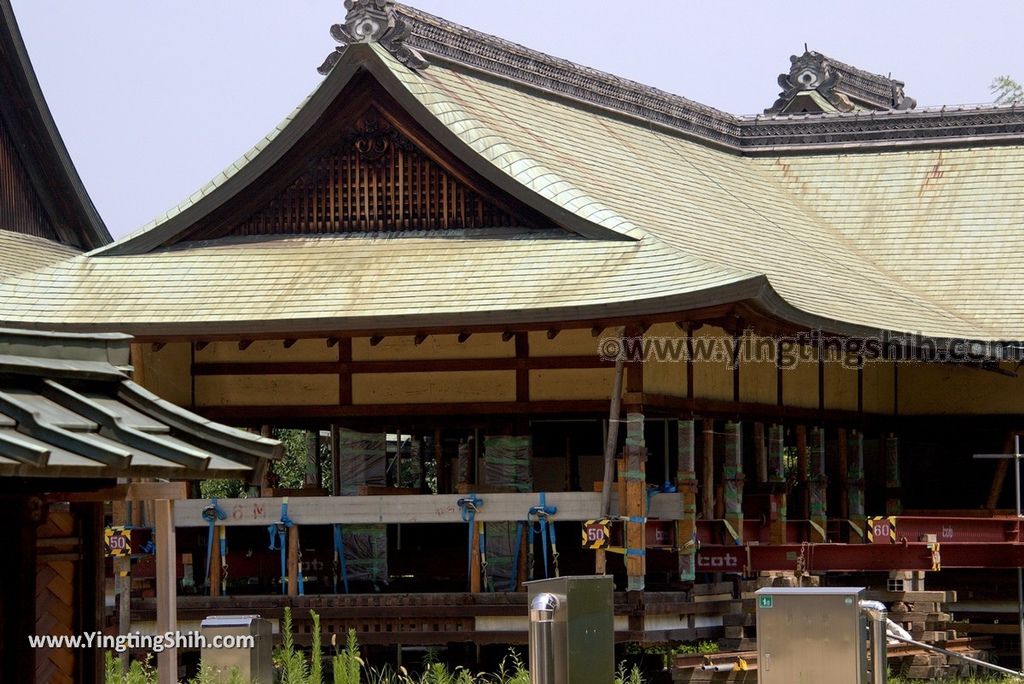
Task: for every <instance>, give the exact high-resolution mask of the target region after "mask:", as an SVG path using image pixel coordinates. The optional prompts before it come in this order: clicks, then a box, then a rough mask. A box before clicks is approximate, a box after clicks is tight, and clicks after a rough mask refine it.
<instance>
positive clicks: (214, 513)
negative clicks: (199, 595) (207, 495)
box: [202, 497, 228, 584]
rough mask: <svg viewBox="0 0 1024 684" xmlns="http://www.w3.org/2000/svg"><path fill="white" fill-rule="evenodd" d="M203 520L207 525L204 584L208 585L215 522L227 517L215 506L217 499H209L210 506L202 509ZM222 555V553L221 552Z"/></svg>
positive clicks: (215, 527)
mask: <svg viewBox="0 0 1024 684" xmlns="http://www.w3.org/2000/svg"><path fill="white" fill-rule="evenodd" d="M202 516H203V520H205V521H206V523H207V524H208V525H209V532H208V534H207V537H206V583H207V584H209V583H210V565H211V563H212V562H213V547H214V544H213V537H214V535H215V534H216V529H217V521H218V520H225V519H226V518H227V517H228V515H227V513H225V512H224V511H223V509H221V507H220V506H218V505H217V497H214V498H212V499H210V505H209V506H207V507H206V508H204V509H203V513H202ZM222 553H223V552H222Z"/></svg>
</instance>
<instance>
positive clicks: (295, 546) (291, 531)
mask: <svg viewBox="0 0 1024 684" xmlns="http://www.w3.org/2000/svg"><path fill="white" fill-rule="evenodd" d="M286 567H287V568H288V570H287V572H288V595H289V596H298V595H299V526H298V525H296V524H294V523H292V526H291V527H289V528H288V557H287V559H286Z"/></svg>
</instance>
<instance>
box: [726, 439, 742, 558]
mask: <svg viewBox="0 0 1024 684" xmlns="http://www.w3.org/2000/svg"><path fill="white" fill-rule="evenodd" d="M723 439H724V440H725V464H724V466H723V470H722V473H723V477H722V485H723V490H724V492H725V523H726V527H727V528H729V535H730V536H731V537H732V541H733V542H735V543H736V544H737V545H740V544H742V543H743V429H742V424H741V423H739V422H733V421H730V422H728V423H726V424H725V436H724V438H723Z"/></svg>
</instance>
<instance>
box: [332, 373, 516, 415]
mask: <svg viewBox="0 0 1024 684" xmlns="http://www.w3.org/2000/svg"><path fill="white" fill-rule="evenodd" d="M515 400H516V373H515V371H471V372H470V371H467V372H456V373H356V374H354V375H353V376H352V403H354V404H423V405H424V407H425V408H429V405H430V404H439V403H475V402H492V401H515Z"/></svg>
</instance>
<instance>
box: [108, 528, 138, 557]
mask: <svg viewBox="0 0 1024 684" xmlns="http://www.w3.org/2000/svg"><path fill="white" fill-rule="evenodd" d="M103 550H104V551H106V554H107V555H108V556H130V555H132V539H131V533H130V532H129V531H128V530H127V529H125V528H124V527H108V528H106V529H105V530H104V531H103Z"/></svg>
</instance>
